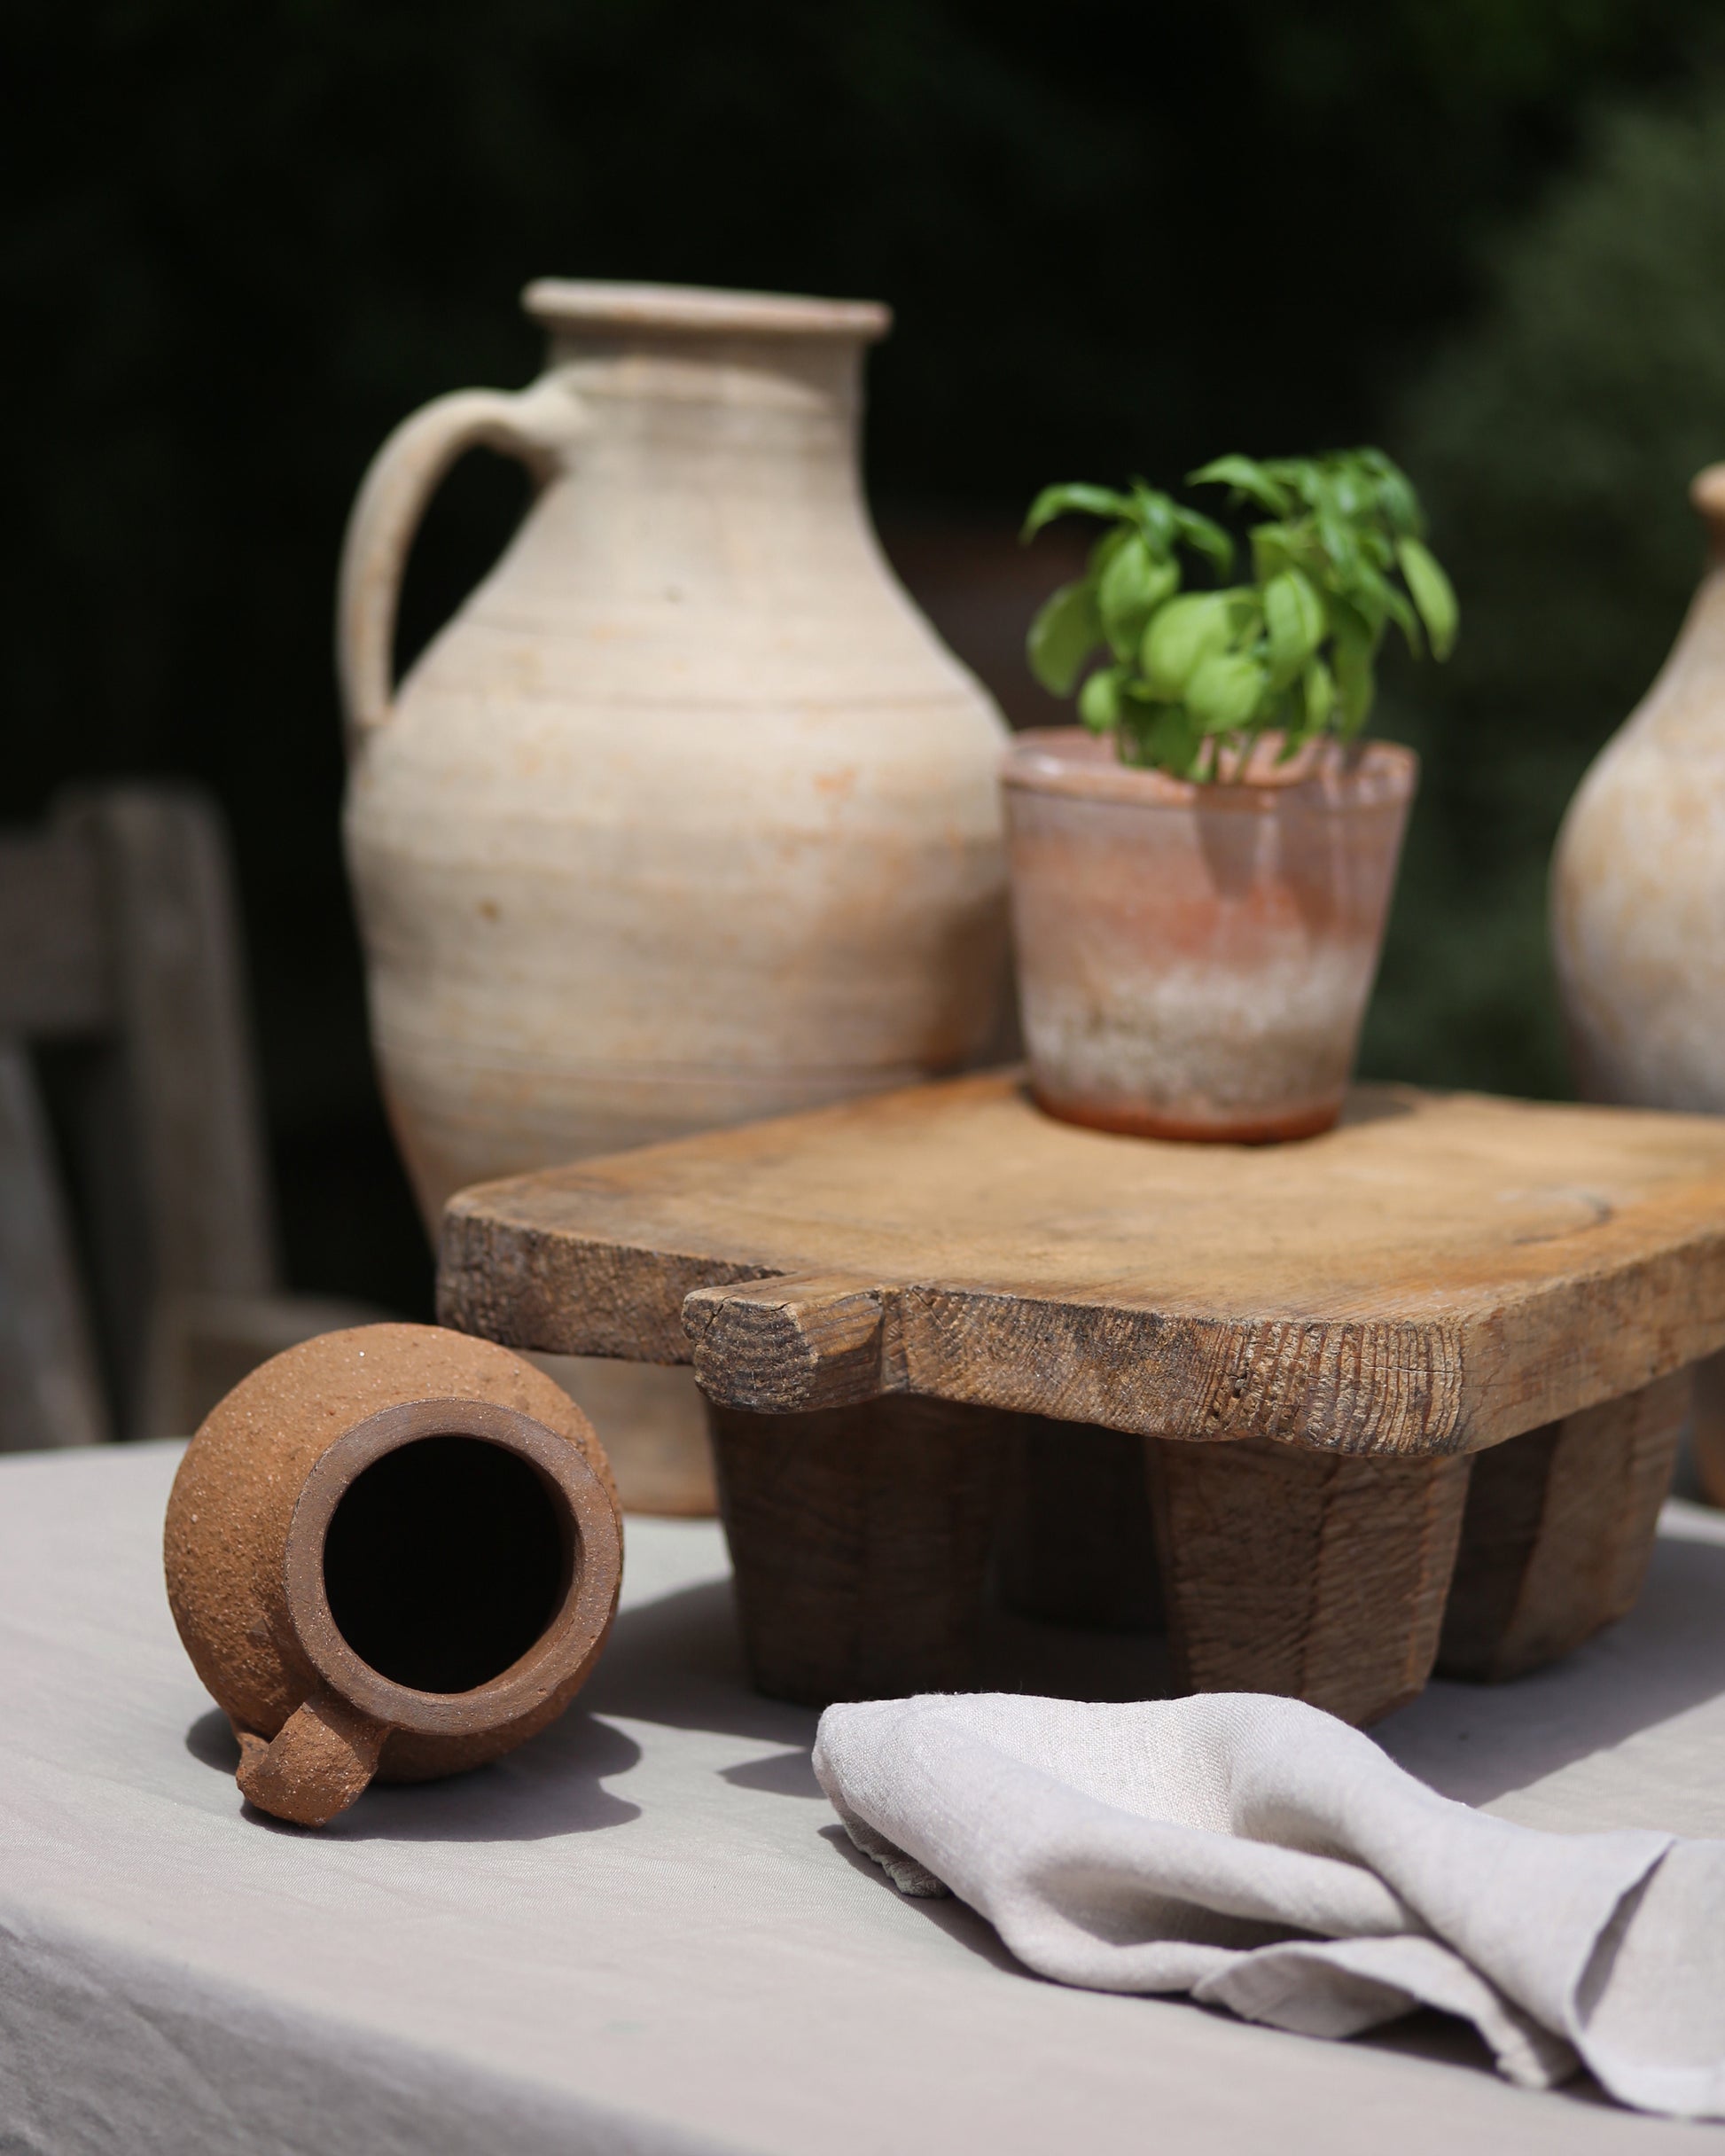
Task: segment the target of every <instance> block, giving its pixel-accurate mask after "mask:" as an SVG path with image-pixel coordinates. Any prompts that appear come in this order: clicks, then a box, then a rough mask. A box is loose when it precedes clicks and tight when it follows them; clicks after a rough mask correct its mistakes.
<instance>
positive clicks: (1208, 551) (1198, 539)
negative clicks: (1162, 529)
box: [1174, 503, 1234, 576]
mask: <svg viewBox="0 0 1725 2156" xmlns="http://www.w3.org/2000/svg"><path fill="white" fill-rule="evenodd" d="M1174 522H1175V529H1176V531H1177V532H1178V535H1179V536H1180V537H1181V538H1182V539H1183V541H1184V542H1185V543H1186V544H1187V545H1188V546H1189V547H1190V548H1191V549H1192V551H1193V552H1194V553H1198V554H1202V555H1203V556H1204V557H1205V559H1206V560H1207V561H1208V562H1209V563H1210V564H1211V566H1213V567H1214V570H1215V572H1216V574H1217V575H1218V576H1227V575H1229V574H1230V573H1231V572H1232V570H1233V566H1234V542H1233V541H1232V540H1231V539H1230V538H1229V535H1228V534H1227V533H1226V532H1225V531H1223V529H1222V527H1221V525H1220V524H1213V523H1212V522H1211V520H1210V519H1209V518H1208V517H1204V516H1200V515H1199V514H1198V511H1197V510H1195V509H1185V508H1183V507H1182V506H1181V505H1180V504H1178V503H1176V504H1175V505H1174Z"/></svg>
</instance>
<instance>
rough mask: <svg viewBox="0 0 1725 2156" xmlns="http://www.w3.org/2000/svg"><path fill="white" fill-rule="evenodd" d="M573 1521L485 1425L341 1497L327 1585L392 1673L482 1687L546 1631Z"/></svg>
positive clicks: (563, 1581) (386, 1673)
mask: <svg viewBox="0 0 1725 2156" xmlns="http://www.w3.org/2000/svg"><path fill="white" fill-rule="evenodd" d="M572 1558H573V1523H572V1522H571V1521H570V1520H569V1519H568V1517H567V1512H566V1506H565V1505H564V1504H563V1502H562V1500H561V1499H560V1498H559V1497H558V1496H557V1495H556V1494H555V1493H554V1492H553V1490H552V1489H551V1488H550V1485H549V1484H548V1483H547V1482H546V1481H545V1480H544V1479H543V1478H542V1476H541V1475H540V1474H539V1472H538V1471H537V1470H536V1469H535V1467H534V1466H533V1465H532V1464H531V1463H530V1462H529V1461H527V1460H524V1459H522V1458H521V1457H519V1455H518V1454H516V1453H513V1452H506V1451H504V1450H503V1448H502V1447H501V1446H498V1445H492V1444H488V1443H487V1442H486V1441H485V1440H484V1439H482V1438H477V1437H422V1438H419V1439H418V1440H416V1441H414V1442H413V1443H411V1444H407V1445H402V1446H401V1447H400V1448H399V1449H397V1450H395V1451H394V1452H386V1453H385V1455H384V1456H383V1457H382V1458H381V1459H379V1460H374V1461H373V1462H372V1463H371V1466H369V1467H368V1468H366V1469H365V1471H364V1472H363V1473H362V1474H359V1475H356V1476H355V1478H354V1481H353V1483H352V1485H351V1487H350V1488H348V1489H347V1491H346V1492H345V1493H344V1494H343V1496H342V1497H341V1500H340V1504H338V1505H337V1506H336V1508H335V1512H334V1514H333V1516H332V1519H331V1520H330V1524H329V1528H328V1531H327V1532H326V1534H325V1535H324V1592H325V1594H326V1595H327V1596H328V1597H329V1605H330V1614H331V1616H332V1617H333V1618H334V1620H335V1622H336V1628H337V1629H338V1630H339V1631H340V1634H341V1637H343V1638H344V1639H345V1640H346V1641H347V1644H348V1645H349V1646H350V1647H351V1648H352V1649H353V1651H354V1652H355V1654H356V1655H358V1656H359V1658H360V1660H362V1661H363V1662H368V1663H370V1665H371V1668H373V1669H375V1670H376V1671H377V1672H378V1674H379V1676H383V1677H387V1678H388V1679H389V1680H390V1682H391V1683H395V1684H404V1685H407V1686H410V1688H411V1689H412V1690H413V1691H430V1692H459V1691H473V1690H474V1689H475V1687H476V1686H479V1685H481V1684H488V1683H490V1682H491V1681H492V1679H493V1678H494V1677H499V1676H502V1675H503V1671H504V1670H505V1669H507V1668H510V1667H511V1664H513V1663H515V1662H518V1661H519V1660H520V1659H521V1657H522V1656H523V1655H524V1654H526V1653H527V1651H528V1650H529V1649H530V1648H531V1647H533V1646H535V1644H537V1643H538V1641H539V1640H540V1639H541V1638H542V1637H543V1635H544V1633H545V1631H546V1629H547V1628H548V1627H549V1626H550V1622H551V1620H552V1619H553V1618H554V1617H555V1616H556V1614H557V1613H558V1609H559V1608H560V1606H561V1605H562V1603H563V1599H564V1597H565V1595H566V1592H567V1590H568V1586H569V1577H570V1569H571V1564H572Z"/></svg>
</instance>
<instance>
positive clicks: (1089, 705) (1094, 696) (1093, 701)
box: [1078, 667, 1126, 734]
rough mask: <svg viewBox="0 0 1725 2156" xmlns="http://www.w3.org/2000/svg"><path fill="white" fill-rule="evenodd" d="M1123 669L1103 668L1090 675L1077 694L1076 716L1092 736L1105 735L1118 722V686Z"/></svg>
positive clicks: (1122, 675)
mask: <svg viewBox="0 0 1725 2156" xmlns="http://www.w3.org/2000/svg"><path fill="white" fill-rule="evenodd" d="M1125 679H1126V668H1124V667H1103V668H1099V669H1098V670H1097V672H1096V673H1094V674H1092V675H1091V676H1090V678H1089V681H1087V682H1086V683H1085V684H1084V686H1083V687H1082V688H1081V690H1080V691H1079V692H1078V715H1079V717H1080V718H1081V720H1082V721H1083V723H1085V725H1086V726H1088V727H1089V730H1090V731H1091V732H1092V733H1093V734H1105V733H1108V732H1110V731H1112V729H1113V728H1114V727H1116V726H1118V725H1119V724H1120V686H1121V684H1122V683H1123V682H1124V681H1125Z"/></svg>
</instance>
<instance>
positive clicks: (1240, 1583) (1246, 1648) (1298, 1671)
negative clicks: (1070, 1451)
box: [1148, 1438, 1471, 1723]
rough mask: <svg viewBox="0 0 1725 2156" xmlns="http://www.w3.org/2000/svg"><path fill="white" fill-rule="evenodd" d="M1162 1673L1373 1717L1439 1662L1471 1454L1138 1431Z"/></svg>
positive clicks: (1194, 1687)
mask: <svg viewBox="0 0 1725 2156" xmlns="http://www.w3.org/2000/svg"><path fill="white" fill-rule="evenodd" d="M1148 1451H1149V1460H1150V1487H1151V1503H1152V1507H1153V1510H1154V1514H1155V1519H1156V1537H1157V1546H1158V1551H1159V1557H1160V1559H1161V1568H1162V1590H1163V1597H1164V1601H1165V1605H1166V1607H1167V1621H1168V1639H1169V1646H1170V1648H1171V1650H1172V1652H1173V1659H1174V1667H1175V1679H1176V1682H1177V1683H1178V1684H1179V1685H1180V1687H1181V1689H1182V1690H1183V1691H1268V1692H1279V1693H1280V1694H1282V1695H1283V1697H1284V1698H1286V1699H1305V1700H1307V1701H1308V1702H1309V1703H1310V1704H1311V1705H1312V1706H1314V1707H1323V1708H1325V1709H1326V1710H1327V1711H1328V1712H1329V1713H1331V1714H1332V1715H1340V1716H1341V1717H1342V1719H1343V1720H1344V1721H1346V1722H1356V1723H1358V1722H1375V1721H1377V1720H1378V1717H1379V1716H1380V1715H1387V1714H1389V1713H1390V1712H1391V1711H1392V1710H1393V1708H1395V1707H1401V1706H1404V1705H1405V1704H1406V1703H1407V1702H1408V1701H1409V1699H1415V1698H1417V1696H1418V1694H1419V1692H1420V1691H1422V1690H1423V1689H1424V1684H1425V1682H1426V1679H1427V1678H1428V1677H1429V1676H1431V1674H1432V1663H1433V1662H1434V1660H1436V1657H1437V1652H1438V1636H1439V1630H1440V1625H1441V1623H1442V1620H1443V1610H1444V1597H1445V1596H1446V1594H1447V1593H1448V1587H1449V1580H1450V1574H1451V1572H1452V1570H1453V1568H1454V1566H1455V1562H1456V1544H1457V1542H1458V1541H1459V1539H1460V1535H1461V1527H1462V1510H1463V1504H1464V1500H1465V1498H1466V1495H1467V1484H1468V1474H1469V1470H1470V1466H1471V1463H1470V1462H1469V1461H1468V1460H1467V1459H1466V1458H1465V1457H1437V1458H1432V1459H1424V1460H1370V1459H1355V1458H1348V1457H1345V1456H1339V1455H1336V1454H1331V1455H1329V1456H1327V1457H1326V1456H1321V1455H1319V1456H1315V1455H1313V1454H1311V1453H1308V1452H1300V1451H1295V1450H1293V1449H1290V1448H1288V1447H1286V1446H1281V1445H1275V1444H1268V1443H1263V1442H1247V1443H1245V1444H1240V1445H1227V1446H1222V1445H1206V1444H1194V1443H1190V1442H1180V1441H1171V1440H1159V1439H1154V1438H1152V1439H1151V1440H1150V1441H1148Z"/></svg>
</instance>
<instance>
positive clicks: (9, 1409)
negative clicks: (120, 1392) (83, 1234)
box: [0, 1034, 111, 1452]
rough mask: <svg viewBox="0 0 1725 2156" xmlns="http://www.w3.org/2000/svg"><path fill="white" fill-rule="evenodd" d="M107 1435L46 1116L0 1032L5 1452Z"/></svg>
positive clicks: (0, 1354) (0, 1431)
mask: <svg viewBox="0 0 1725 2156" xmlns="http://www.w3.org/2000/svg"><path fill="white" fill-rule="evenodd" d="M109 1435H111V1432H110V1429H109V1426H108V1409H107V1402H106V1400H105V1398H104V1396H103V1392H102V1379H101V1372H100V1370H99V1367H98V1363H97V1360H96V1347H95V1342H94V1340H92V1339H91V1337H90V1324H89V1317H88V1314H87V1312H86V1310H85V1308H84V1299H83V1291H82V1285H81V1283H80V1281H79V1278H78V1266H77V1258H76V1254H75V1252H74V1246H73V1236H72V1223H71V1221H70V1219H69V1217H68V1215H67V1212H66V1206H65V1204H64V1202H63V1199H62V1197H61V1192H60V1186H59V1173H58V1163H57V1162H56V1160H55V1158H54V1146H53V1140H52V1137H51V1132H50V1130H49V1128H48V1119H47V1117H46V1115H45V1114H44V1113H43V1107H42V1102H41V1099H40V1098H39V1096H38V1094H37V1091H36V1084H35V1074H34V1072H33V1071H32V1070H31V1067H30V1058H29V1056H28V1054H27V1051H26V1050H25V1048H24V1046H23V1044H22V1043H20V1042H19V1041H16V1040H9V1039H8V1038H7V1037H6V1036H5V1035H4V1034H0V1452H26V1451H36V1450H39V1449H42V1448H43V1447H46V1446H50V1445H93V1444H97V1443H99V1442H100V1441H101V1440H102V1439H104V1438H105V1437H107V1436H109Z"/></svg>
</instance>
